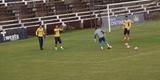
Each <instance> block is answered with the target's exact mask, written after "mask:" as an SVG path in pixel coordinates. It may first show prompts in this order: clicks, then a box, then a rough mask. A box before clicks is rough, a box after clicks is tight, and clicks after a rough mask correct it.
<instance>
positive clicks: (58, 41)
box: [54, 37, 62, 44]
mask: <svg viewBox="0 0 160 80" xmlns="http://www.w3.org/2000/svg"><path fill="white" fill-rule="evenodd" d="M54 40H55V44H58V43H60V44H61V43H62V41H61V38H60V37H55V38H54Z"/></svg>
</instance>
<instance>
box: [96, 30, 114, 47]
mask: <svg viewBox="0 0 160 80" xmlns="http://www.w3.org/2000/svg"><path fill="white" fill-rule="evenodd" d="M105 34H106V33H105V32H104V31H103V30H102V29H101V28H100V27H98V28H96V31H95V32H94V41H95V42H96V41H97V39H96V37H98V39H99V45H100V49H101V50H103V49H104V48H103V44H102V42H104V43H105V45H106V46H107V48H108V49H111V48H112V46H111V45H109V43H108V42H107V40H106V39H105V36H106V35H105Z"/></svg>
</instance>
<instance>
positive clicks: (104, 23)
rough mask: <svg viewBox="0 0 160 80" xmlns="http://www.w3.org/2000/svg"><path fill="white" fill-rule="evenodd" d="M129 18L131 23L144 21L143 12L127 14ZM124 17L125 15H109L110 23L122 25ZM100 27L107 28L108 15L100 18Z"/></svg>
mask: <svg viewBox="0 0 160 80" xmlns="http://www.w3.org/2000/svg"><path fill="white" fill-rule="evenodd" d="M127 16H128V18H129V20H131V22H132V23H142V22H143V21H144V14H133V15H127ZM124 19H125V16H117V17H110V25H111V26H116V25H121V26H122V25H123V21H124ZM102 27H107V28H108V17H103V18H102Z"/></svg>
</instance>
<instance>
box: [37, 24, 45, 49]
mask: <svg viewBox="0 0 160 80" xmlns="http://www.w3.org/2000/svg"><path fill="white" fill-rule="evenodd" d="M36 36H37V37H38V40H39V47H40V50H43V38H44V36H45V30H44V28H43V26H42V25H40V26H39V28H38V29H37V30H36Z"/></svg>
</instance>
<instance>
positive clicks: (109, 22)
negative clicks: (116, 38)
mask: <svg viewBox="0 0 160 80" xmlns="http://www.w3.org/2000/svg"><path fill="white" fill-rule="evenodd" d="M107 11H108V30H109V32H111V21H110V13H109V12H110V10H109V4H108V5H107Z"/></svg>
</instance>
